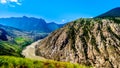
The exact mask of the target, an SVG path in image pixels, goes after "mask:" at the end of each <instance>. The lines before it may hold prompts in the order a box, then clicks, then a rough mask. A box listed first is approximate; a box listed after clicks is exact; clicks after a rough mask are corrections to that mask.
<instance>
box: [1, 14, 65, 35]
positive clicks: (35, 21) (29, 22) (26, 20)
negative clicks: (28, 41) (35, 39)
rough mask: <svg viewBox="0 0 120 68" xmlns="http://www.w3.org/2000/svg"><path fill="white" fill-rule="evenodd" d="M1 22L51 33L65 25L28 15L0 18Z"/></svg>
mask: <svg viewBox="0 0 120 68" xmlns="http://www.w3.org/2000/svg"><path fill="white" fill-rule="evenodd" d="M0 24H2V25H5V26H10V27H14V28H17V29H20V30H23V31H28V32H34V33H50V32H52V31H54V30H56V29H58V28H60V27H62V26H63V25H62V26H61V24H56V23H54V24H53V23H47V22H46V21H45V20H44V19H39V18H34V17H26V16H23V17H10V18H0ZM51 26H52V27H51Z"/></svg>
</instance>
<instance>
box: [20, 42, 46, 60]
mask: <svg viewBox="0 0 120 68" xmlns="http://www.w3.org/2000/svg"><path fill="white" fill-rule="evenodd" d="M40 41H41V40H38V41H36V42H33V43H32V44H30V45H28V46H27V47H26V48H25V49H24V50H23V51H22V53H21V54H22V55H23V56H25V58H30V59H34V60H45V58H43V57H40V56H36V55H35V46H36V45H38V43H39V42H40Z"/></svg>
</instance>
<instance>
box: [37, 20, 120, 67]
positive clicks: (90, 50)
mask: <svg viewBox="0 0 120 68" xmlns="http://www.w3.org/2000/svg"><path fill="white" fill-rule="evenodd" d="M36 54H37V55H39V56H42V57H45V58H47V59H52V60H57V61H68V62H72V63H79V64H85V65H92V66H94V67H96V68H120V18H104V19H100V18H96V19H78V20H76V21H73V22H71V23H68V24H67V25H66V26H64V27H63V28H61V29H59V30H56V31H55V32H53V33H51V34H50V35H49V36H48V37H46V38H45V39H43V40H42V41H41V42H40V43H39V45H38V46H37V47H36Z"/></svg>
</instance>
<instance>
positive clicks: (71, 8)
mask: <svg viewBox="0 0 120 68" xmlns="http://www.w3.org/2000/svg"><path fill="white" fill-rule="evenodd" d="M115 7H120V0H0V17H13V16H14V17H19V16H24V15H25V16H30V17H37V18H43V19H45V20H46V21H47V22H51V21H54V22H56V23H65V22H68V21H71V20H75V19H77V18H81V17H87V18H88V17H94V16H97V15H99V14H101V13H104V12H106V11H108V10H110V9H112V8H115Z"/></svg>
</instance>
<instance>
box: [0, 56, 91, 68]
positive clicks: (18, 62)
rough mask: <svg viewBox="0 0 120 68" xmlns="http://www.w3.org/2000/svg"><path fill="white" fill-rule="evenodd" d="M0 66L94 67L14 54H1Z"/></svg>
mask: <svg viewBox="0 0 120 68" xmlns="http://www.w3.org/2000/svg"><path fill="white" fill-rule="evenodd" d="M0 68H92V67H89V66H84V65H79V64H72V63H69V62H58V61H53V60H48V61H43V60H41V61H37V60H31V59H26V58H19V57H13V56H0Z"/></svg>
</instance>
